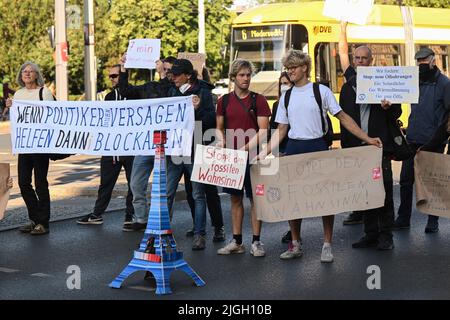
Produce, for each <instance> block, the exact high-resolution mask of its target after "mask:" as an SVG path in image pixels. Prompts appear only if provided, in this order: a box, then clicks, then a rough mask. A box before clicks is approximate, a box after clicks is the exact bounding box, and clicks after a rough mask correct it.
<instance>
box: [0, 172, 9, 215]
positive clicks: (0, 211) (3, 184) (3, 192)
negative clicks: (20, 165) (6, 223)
mask: <svg viewBox="0 0 450 320" xmlns="http://www.w3.org/2000/svg"><path fill="white" fill-rule="evenodd" d="M9 177H10V169H9V163H0V220H2V219H3V217H4V216H5V210H6V205H7V204H8V200H9V193H10V190H11V189H10V188H8V179H9Z"/></svg>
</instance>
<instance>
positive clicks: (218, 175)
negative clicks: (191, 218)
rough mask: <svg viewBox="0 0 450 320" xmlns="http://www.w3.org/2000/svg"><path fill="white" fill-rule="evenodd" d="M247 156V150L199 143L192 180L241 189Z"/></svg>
mask: <svg viewBox="0 0 450 320" xmlns="http://www.w3.org/2000/svg"><path fill="white" fill-rule="evenodd" d="M247 156H248V152H247V151H240V150H234V149H226V148H218V147H214V146H203V145H201V144H198V145H197V147H196V150H195V159H194V168H193V170H192V175H191V181H196V182H200V183H206V184H212V185H215V186H219V187H227V188H232V189H239V190H240V189H242V186H243V185H244V179H245V169H246V165H247Z"/></svg>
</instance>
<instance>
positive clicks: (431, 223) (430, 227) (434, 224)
mask: <svg viewBox="0 0 450 320" xmlns="http://www.w3.org/2000/svg"><path fill="white" fill-rule="evenodd" d="M438 231H439V222H438V220H436V219H429V218H428V222H427V226H426V227H425V233H436V232H438Z"/></svg>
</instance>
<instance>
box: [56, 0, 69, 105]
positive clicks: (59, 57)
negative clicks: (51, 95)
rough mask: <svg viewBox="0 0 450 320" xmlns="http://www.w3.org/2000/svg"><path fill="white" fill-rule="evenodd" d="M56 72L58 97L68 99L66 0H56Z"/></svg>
mask: <svg viewBox="0 0 450 320" xmlns="http://www.w3.org/2000/svg"><path fill="white" fill-rule="evenodd" d="M55 60H56V61H55V62H56V66H55V74H56V98H57V99H58V100H63V101H64V100H65V101H67V100H68V99H67V98H68V89H67V61H68V52H67V36H66V1H65V0H55Z"/></svg>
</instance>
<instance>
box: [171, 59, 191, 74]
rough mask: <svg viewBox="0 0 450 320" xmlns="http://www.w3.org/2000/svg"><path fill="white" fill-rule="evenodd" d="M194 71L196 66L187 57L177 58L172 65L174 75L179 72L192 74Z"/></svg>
mask: <svg viewBox="0 0 450 320" xmlns="http://www.w3.org/2000/svg"><path fill="white" fill-rule="evenodd" d="M193 72H194V66H193V65H192V63H191V62H190V61H189V60H187V59H177V60H175V62H174V63H173V65H172V73H173V74H174V75H179V74H182V73H184V74H192V73H193Z"/></svg>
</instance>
